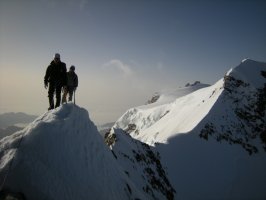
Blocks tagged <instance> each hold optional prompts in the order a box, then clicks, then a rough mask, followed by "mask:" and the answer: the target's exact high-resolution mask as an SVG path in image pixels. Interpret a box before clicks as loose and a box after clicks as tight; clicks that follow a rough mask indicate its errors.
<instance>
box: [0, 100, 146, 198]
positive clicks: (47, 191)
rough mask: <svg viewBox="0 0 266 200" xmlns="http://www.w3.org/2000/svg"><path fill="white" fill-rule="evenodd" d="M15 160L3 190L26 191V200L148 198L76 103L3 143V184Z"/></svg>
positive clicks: (0, 155)
mask: <svg viewBox="0 0 266 200" xmlns="http://www.w3.org/2000/svg"><path fill="white" fill-rule="evenodd" d="M22 137H23V138H22ZM12 159H13V163H12V165H11V168H10V171H9V174H8V177H7V179H6V182H5V184H4V187H3V188H1V189H10V190H12V191H14V192H23V193H24V195H25V196H26V198H27V199H28V200H31V199H32V200H36V199H38V200H41V199H45V200H49V199H64V200H67V199H71V200H73V199H79V200H82V199H112V200H119V199H121V200H122V199H135V198H139V199H145V197H144V196H143V194H142V192H141V191H138V189H136V187H135V186H134V184H133V183H132V182H131V180H130V179H129V178H128V177H127V176H126V174H125V173H124V171H123V170H122V169H121V167H120V166H119V165H118V164H117V162H116V161H115V158H114V156H113V155H112V153H111V151H110V150H109V149H108V147H107V146H106V145H105V144H104V142H103V139H102V137H101V136H100V135H99V133H98V131H97V128H96V126H95V125H94V124H93V123H92V122H91V121H90V119H89V116H88V112H87V111H86V110H85V109H82V108H79V107H77V106H75V105H73V104H65V105H63V106H61V107H60V108H57V109H55V110H53V111H49V112H46V113H44V114H43V115H42V116H40V117H39V118H37V119H36V120H35V121H34V122H32V123H31V124H30V125H29V126H28V127H26V128H25V129H24V130H23V131H20V132H17V133H15V134H13V135H12V136H9V137H6V138H3V139H2V140H1V141H0V180H1V184H2V183H3V181H4V178H5V176H6V175H7V171H8V169H9V167H10V163H11V162H10V161H11V160H12ZM129 188H130V190H129Z"/></svg>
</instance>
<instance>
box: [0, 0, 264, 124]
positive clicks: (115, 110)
mask: <svg viewBox="0 0 266 200" xmlns="http://www.w3.org/2000/svg"><path fill="white" fill-rule="evenodd" d="M55 53H60V54H61V60H62V61H63V62H65V63H66V65H67V68H69V67H70V66H71V65H75V66H76V73H77V75H78V77H79V87H78V89H77V91H76V103H77V104H78V105H79V106H82V107H84V108H86V109H87V110H88V111H89V114H90V118H91V119H92V121H94V123H95V124H102V123H105V122H113V121H116V120H117V119H118V118H119V117H120V116H121V115H122V114H123V113H124V112H125V111H126V110H127V109H129V108H131V107H135V106H139V105H143V104H144V103H145V102H147V100H148V99H149V98H150V97H151V96H152V95H153V93H155V92H157V91H161V90H164V89H169V88H178V87H183V86H184V85H185V84H186V83H188V82H190V83H192V82H194V81H201V82H202V83H208V84H214V83H215V82H216V81H218V80H219V79H221V78H222V77H223V76H224V74H225V73H226V72H227V71H228V70H229V69H230V68H232V67H235V66H237V65H238V64H239V63H240V62H241V60H243V59H244V58H251V59H254V60H257V61H263V62H266V1H264V0H202V1H197V0H176V1H175V0H24V1H20V0H0V93H1V94H0V113H5V112H25V113H28V114H36V115H40V114H42V113H44V112H46V110H47V108H48V107H49V105H48V98H47V90H45V88H44V83H43V78H44V75H45V71H46V68H47V66H48V65H49V63H50V62H51V60H52V59H53V56H54V54H55Z"/></svg>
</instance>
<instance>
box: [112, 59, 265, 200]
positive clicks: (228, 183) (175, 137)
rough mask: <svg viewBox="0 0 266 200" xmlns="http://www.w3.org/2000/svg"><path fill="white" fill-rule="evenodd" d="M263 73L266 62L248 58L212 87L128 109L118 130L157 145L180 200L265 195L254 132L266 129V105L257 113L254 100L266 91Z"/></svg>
mask: <svg viewBox="0 0 266 200" xmlns="http://www.w3.org/2000/svg"><path fill="white" fill-rule="evenodd" d="M262 71H264V73H266V63H262V62H256V61H253V60H250V59H246V60H243V61H242V62H241V64H240V65H239V66H237V67H235V68H232V69H231V70H229V71H228V72H227V73H226V77H224V78H222V79H221V80H219V81H218V82H217V83H215V84H214V85H212V86H209V87H205V88H202V89H199V90H197V91H194V92H192V93H190V94H187V95H185V96H181V97H180V96H178V95H177V96H176V98H175V99H174V100H173V101H172V102H170V101H169V102H167V101H165V102H166V103H165V104H164V103H162V104H160V103H153V104H149V105H144V106H139V107H136V108H132V109H129V110H128V111H127V112H126V113H125V114H124V115H123V116H121V118H120V119H118V121H117V122H116V123H115V125H114V128H118V129H119V128H121V129H123V130H125V131H127V132H128V133H129V134H130V135H131V136H132V137H134V138H136V139H137V140H140V141H142V142H145V143H146V144H149V145H152V146H154V147H155V149H156V150H157V151H158V152H159V153H160V155H161V162H162V163H163V165H164V166H166V168H167V172H168V173H169V175H168V177H169V178H170V182H171V183H172V184H173V186H174V188H175V190H176V199H185V200H186V199H188V200H189V199H191V200H193V199H204V200H206V199H210V200H211V199H212V200H213V199H230V200H231V199H232V200H235V199H239V200H242V199H261V200H262V199H266V190H265V188H266V170H265V169H266V154H265V150H264V149H263V144H262V141H261V139H260V137H259V136H258V135H256V134H255V132H254V130H257V129H258V127H263V128H264V133H263V130H261V128H260V131H262V132H261V134H265V128H266V126H265V121H266V117H265V114H266V111H265V107H264V108H263V107H262V108H263V109H264V110H260V112H261V113H264V114H263V115H262V114H260V115H258V114H257V113H256V112H257V111H256V109H257V108H258V107H257V106H258V105H257V104H255V103H256V102H257V101H258V98H259V95H258V91H265V86H266V79H265V77H264V76H265V75H264V76H263V75H262ZM234 84H235V85H234ZM263 88H264V89H263ZM260 98H263V97H260ZM264 99H265V95H264ZM252 109H255V110H254V111H253V110H252ZM239 111H243V113H244V114H245V113H246V114H248V115H247V116H251V117H252V118H250V121H247V118H245V116H244V115H237V114H241V113H238V112H239ZM255 111H256V112H255ZM243 113H242V114H243ZM208 125H212V126H209V130H208ZM263 128H262V129H263ZM203 130H205V131H206V130H207V131H209V132H207V135H206V137H207V139H206V140H205V139H203V138H201V137H200V134H201V133H203ZM227 133H228V134H227ZM208 134H209V135H208ZM226 134H227V135H226ZM253 147H254V148H253ZM249 148H250V149H249ZM264 148H265V144H264ZM254 152H255V153H254ZM250 154H252V155H250Z"/></svg>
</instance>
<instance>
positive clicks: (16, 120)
mask: <svg viewBox="0 0 266 200" xmlns="http://www.w3.org/2000/svg"><path fill="white" fill-rule="evenodd" d="M35 118H37V116H35V115H28V114H26V113H22V112H18V113H14V112H9V113H4V114H0V139H2V138H3V137H5V136H8V135H10V134H12V133H15V132H16V131H19V130H21V129H23V128H24V127H25V126H27V125H28V124H29V123H30V122H32V121H33V120H34V119H35Z"/></svg>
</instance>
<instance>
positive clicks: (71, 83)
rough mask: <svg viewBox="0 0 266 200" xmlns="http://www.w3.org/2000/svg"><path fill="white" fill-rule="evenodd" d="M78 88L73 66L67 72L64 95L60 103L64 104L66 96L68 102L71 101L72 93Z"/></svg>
mask: <svg viewBox="0 0 266 200" xmlns="http://www.w3.org/2000/svg"><path fill="white" fill-rule="evenodd" d="M77 87H78V76H77V74H76V73H75V66H73V65H72V66H71V67H70V69H69V71H68V72H67V84H66V87H64V93H63V98H62V103H66V102H67V100H66V97H67V95H69V96H68V101H72V97H73V93H74V91H76V89H77Z"/></svg>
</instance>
